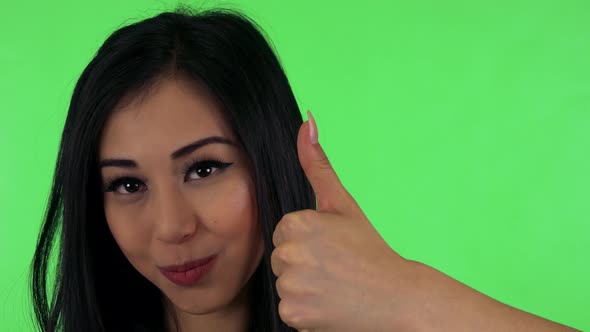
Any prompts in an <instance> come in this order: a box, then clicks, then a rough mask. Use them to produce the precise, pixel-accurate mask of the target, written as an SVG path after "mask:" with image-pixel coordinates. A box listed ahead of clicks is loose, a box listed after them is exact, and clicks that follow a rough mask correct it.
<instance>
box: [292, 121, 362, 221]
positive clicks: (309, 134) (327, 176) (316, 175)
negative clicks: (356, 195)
mask: <svg viewBox="0 0 590 332" xmlns="http://www.w3.org/2000/svg"><path fill="white" fill-rule="evenodd" d="M307 117H308V121H306V122H304V123H303V124H302V125H301V128H299V134H298V136H297V153H298V155H299V162H300V164H301V167H302V168H303V171H304V172H305V175H306V176H307V179H308V180H309V182H310V183H311V186H312V188H313V190H314V192H315V195H316V199H317V205H318V206H317V210H318V211H329V212H344V210H347V209H348V207H350V205H351V204H350V202H351V200H352V201H354V200H353V199H352V197H351V196H350V195H349V194H348V192H347V191H346V189H345V188H344V186H343V185H342V183H341V182H340V180H339V179H338V176H337V175H336V172H335V171H334V169H333V168H332V165H331V164H330V161H329V160H328V157H327V156H326V154H325V153H324V150H323V149H322V147H321V146H320V144H319V142H318V130H317V126H316V123H315V119H314V118H313V115H312V114H311V112H310V111H307ZM354 205H356V202H354Z"/></svg>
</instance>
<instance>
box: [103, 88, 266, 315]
mask: <svg viewBox="0 0 590 332" xmlns="http://www.w3.org/2000/svg"><path fill="white" fill-rule="evenodd" d="M130 101H132V102H131V103H126V104H124V105H123V106H121V107H119V108H118V109H117V110H116V111H115V112H113V114H112V115H111V117H110V118H109V119H108V121H107V123H106V126H105V128H104V131H103V135H102V138H101V146H100V160H101V175H102V180H103V186H104V188H103V189H104V191H105V192H104V211H105V215H106V219H107V223H108V226H109V228H110V230H111V232H112V234H113V236H114V238H115V240H116V242H117V243H118V245H119V247H120V248H121V250H122V252H123V253H124V255H125V256H126V257H127V259H128V260H129V262H130V263H131V264H132V265H133V266H134V267H135V269H137V271H139V273H141V274H142V275H143V276H144V277H145V278H147V279H148V280H150V281H151V282H152V283H153V284H154V285H156V286H157V287H158V288H159V289H160V290H161V291H162V292H163V294H164V295H165V296H166V297H167V298H168V300H169V302H171V303H172V304H174V305H175V306H176V307H177V309H181V310H182V311H185V312H189V313H193V314H200V313H209V312H214V311H217V310H221V309H220V308H223V307H227V306H228V305H230V304H232V303H234V301H235V300H236V299H237V298H238V295H239V294H241V293H240V291H241V290H242V289H243V288H244V287H245V286H246V283H247V282H248V280H249V279H250V277H251V276H252V274H253V273H254V271H255V270H256V267H257V266H258V264H259V262H260V260H261V258H262V254H263V250H264V249H263V248H264V247H263V241H262V238H261V233H260V231H259V225H258V215H257V211H256V201H255V199H256V198H255V192H254V185H253V182H252V177H251V172H250V170H249V167H248V165H249V164H248V159H247V156H246V155H245V153H244V152H243V150H241V149H240V148H239V147H238V146H237V145H235V144H237V141H236V138H235V136H234V135H233V133H232V131H231V130H230V128H229V127H228V125H227V124H226V123H225V121H224V120H223V118H222V115H221V110H220V106H219V105H218V104H217V103H216V102H215V99H214V98H213V97H212V96H211V95H209V94H208V92H207V90H206V89H204V88H203V87H202V86H200V85H197V84H196V83H194V82H189V81H187V80H171V79H170V80H164V81H161V82H160V84H159V85H158V87H157V88H156V89H155V90H153V91H152V92H151V93H150V94H149V95H148V96H147V97H145V98H144V99H143V100H142V101H141V102H137V100H133V99H130ZM209 137H219V138H221V139H222V140H226V141H227V142H233V143H234V144H231V143H224V142H220V141H213V142H209V143H208V144H204V145H201V144H199V143H196V142H199V141H201V140H203V139H207V138H209ZM211 255H216V258H215V260H214V261H213V262H212V264H211V265H210V267H211V269H210V270H209V271H208V272H207V273H206V274H204V275H203V276H202V277H201V278H200V279H198V280H195V273H194V271H195V270H193V271H192V272H191V271H189V272H186V273H169V274H168V277H167V276H166V273H164V272H163V271H162V269H163V268H166V267H169V266H173V265H181V264H185V263H187V262H191V261H195V260H198V259H202V258H205V257H208V256H211ZM175 278H177V279H176V282H175V281H173V280H174V279H175ZM178 279H181V280H180V281H179V280H178Z"/></svg>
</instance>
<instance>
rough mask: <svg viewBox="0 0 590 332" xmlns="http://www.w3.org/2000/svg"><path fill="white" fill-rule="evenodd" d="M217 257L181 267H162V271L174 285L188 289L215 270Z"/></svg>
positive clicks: (210, 257)
mask: <svg viewBox="0 0 590 332" xmlns="http://www.w3.org/2000/svg"><path fill="white" fill-rule="evenodd" d="M216 257H217V256H216V255H213V256H209V257H206V258H203V259H198V260H195V261H190V262H188V263H184V264H181V265H169V266H165V267H161V268H160V271H161V272H162V274H163V275H164V276H165V277H166V278H168V280H170V281H172V282H173V283H175V284H177V285H179V286H184V287H188V286H192V285H194V284H196V283H197V282H199V280H201V278H202V277H203V276H204V275H205V274H206V273H207V272H209V271H210V270H211V269H212V268H213V265H214V264H215V258H216Z"/></svg>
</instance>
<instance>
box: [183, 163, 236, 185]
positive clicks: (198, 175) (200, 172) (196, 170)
mask: <svg viewBox="0 0 590 332" xmlns="http://www.w3.org/2000/svg"><path fill="white" fill-rule="evenodd" d="M229 165H231V163H222V162H220V161H216V160H207V161H204V162H198V163H196V164H194V165H193V166H191V167H190V168H189V169H188V171H187V172H186V179H187V180H199V179H203V178H206V177H208V176H209V175H211V174H213V173H215V172H217V171H218V170H220V169H223V168H226V167H228V166H229Z"/></svg>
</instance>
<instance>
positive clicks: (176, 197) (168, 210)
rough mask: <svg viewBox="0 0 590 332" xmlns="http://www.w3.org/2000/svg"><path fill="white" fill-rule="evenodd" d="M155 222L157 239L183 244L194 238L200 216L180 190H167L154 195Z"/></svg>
mask: <svg viewBox="0 0 590 332" xmlns="http://www.w3.org/2000/svg"><path fill="white" fill-rule="evenodd" d="M154 196H156V197H153V199H154V201H152V203H153V204H154V205H155V207H156V208H155V209H154V215H153V219H152V220H153V222H154V223H155V225H154V226H155V227H154V231H155V232H156V238H157V239H158V240H160V241H162V242H166V243H181V242H184V241H186V240H187V239H190V238H192V237H193V236H194V234H195V233H196V231H197V228H198V224H199V221H198V216H197V213H196V211H195V210H194V208H193V206H192V205H191V202H190V201H189V200H188V199H187V197H186V196H185V195H184V194H183V193H182V192H180V190H179V189H177V188H173V189H167V190H165V191H160V192H158V193H156V195H154Z"/></svg>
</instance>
